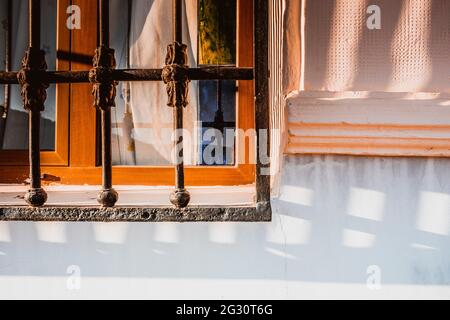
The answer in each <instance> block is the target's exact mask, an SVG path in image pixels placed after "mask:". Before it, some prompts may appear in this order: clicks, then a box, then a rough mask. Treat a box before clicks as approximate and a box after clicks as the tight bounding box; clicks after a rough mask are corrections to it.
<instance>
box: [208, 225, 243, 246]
mask: <svg viewBox="0 0 450 320" xmlns="http://www.w3.org/2000/svg"><path fill="white" fill-rule="evenodd" d="M208 232H209V240H210V241H211V242H215V243H222V244H234V243H236V225H235V224H231V223H221V224H217V223H214V224H211V225H209V227H208Z"/></svg>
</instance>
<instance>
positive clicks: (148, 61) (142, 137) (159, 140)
mask: <svg viewBox="0 0 450 320" xmlns="http://www.w3.org/2000/svg"><path fill="white" fill-rule="evenodd" d="M184 4H185V5H184V10H183V11H184V14H183V20H184V23H183V27H184V34H183V42H184V43H185V44H187V45H188V48H189V49H188V56H189V64H190V66H195V65H196V60H197V0H185V1H184ZM111 14H112V16H111V21H114V22H113V23H112V24H111V46H112V47H113V48H115V49H116V59H117V62H118V67H120V68H126V67H127V61H126V60H127V59H126V50H127V48H126V47H127V35H126V33H127V30H128V27H127V26H128V15H127V1H124V0H113V1H112V2H111ZM171 42H173V38H172V1H167V0H151V1H149V0H133V1H132V9H131V31H130V67H131V68H161V67H162V66H164V63H165V57H166V48H167V45H168V44H170V43H171ZM127 85H130V88H131V90H130V93H131V94H130V103H129V104H128V105H126V103H125V101H124V97H125V96H126V95H123V94H122V95H118V97H117V107H116V109H115V110H113V120H114V122H115V124H116V125H115V128H116V129H115V130H114V132H113V144H114V145H113V150H114V152H113V153H114V154H113V158H114V163H115V164H116V165H168V164H170V163H172V156H173V155H172V152H171V151H172V145H173V143H172V133H173V121H172V112H173V109H172V108H170V107H168V106H167V93H166V89H165V86H164V84H163V83H162V82H133V83H130V84H127V83H122V84H121V85H120V87H119V88H118V91H119V92H123V89H124V87H125V88H126V87H127ZM196 87H197V86H196V83H195V82H192V83H191V85H190V104H189V106H188V107H187V108H186V109H185V116H184V128H185V129H186V130H187V131H188V132H189V133H190V134H189V135H186V137H185V143H184V151H185V157H186V163H187V164H194V163H195V154H196V152H195V150H196V145H197V142H196V136H197V135H196V134H195V132H196V120H197V100H198V99H197V88H196Z"/></svg>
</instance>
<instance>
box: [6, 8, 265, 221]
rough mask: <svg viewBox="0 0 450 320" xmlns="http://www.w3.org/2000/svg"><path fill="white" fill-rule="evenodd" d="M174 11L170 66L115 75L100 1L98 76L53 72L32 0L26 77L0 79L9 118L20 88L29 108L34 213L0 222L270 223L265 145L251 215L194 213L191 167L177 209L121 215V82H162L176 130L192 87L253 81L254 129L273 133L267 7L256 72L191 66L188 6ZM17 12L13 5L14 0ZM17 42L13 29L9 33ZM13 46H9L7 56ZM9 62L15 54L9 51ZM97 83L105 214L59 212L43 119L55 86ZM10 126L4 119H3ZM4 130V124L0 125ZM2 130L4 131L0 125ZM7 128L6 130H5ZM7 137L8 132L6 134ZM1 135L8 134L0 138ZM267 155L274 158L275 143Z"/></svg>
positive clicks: (247, 210)
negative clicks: (50, 188) (117, 160)
mask: <svg viewBox="0 0 450 320" xmlns="http://www.w3.org/2000/svg"><path fill="white" fill-rule="evenodd" d="M172 1H173V3H172V5H173V10H172V11H173V42H172V43H170V44H168V47H167V56H166V64H165V66H163V67H162V68H160V69H123V70H119V69H116V68H115V57H114V49H112V48H110V41H109V36H110V30H109V26H110V25H109V0H98V6H99V21H98V23H99V46H98V48H97V49H96V51H95V55H94V57H93V68H92V69H91V70H87V71H48V70H47V65H46V61H45V54H44V52H43V51H42V50H41V49H40V44H41V39H40V28H41V21H40V19H41V17H40V9H41V2H40V0H29V44H28V49H27V51H26V52H25V56H24V58H23V60H22V69H21V70H19V71H17V72H14V71H10V70H9V68H10V64H9V63H6V70H5V71H2V72H0V84H2V85H4V86H5V101H4V107H3V109H2V110H1V111H2V113H3V114H4V115H5V116H6V112H7V111H8V104H9V101H8V100H9V97H8V93H9V86H10V85H12V84H19V85H20V86H21V95H22V100H23V105H24V108H25V109H26V111H27V112H28V114H29V160H30V161H29V162H30V163H29V169H30V188H29V190H28V192H27V193H26V194H25V200H26V202H27V203H28V205H29V207H28V208H17V207H16V208H0V220H33V221H37V220H39V221H41V220H45V221H56V220H64V221H223V220H226V221H269V220H270V219H271V206H270V176H269V175H268V174H267V172H268V169H269V167H270V165H269V164H267V163H265V162H266V161H264V163H263V161H262V159H261V156H260V152H259V151H260V148H261V147H262V146H261V145H260V143H261V141H258V144H257V152H256V159H257V164H256V169H257V170H256V177H255V183H256V202H255V205H254V206H252V207H233V208H232V207H193V206H189V202H190V194H189V191H188V190H187V189H186V187H185V183H184V164H183V161H180V163H178V164H177V165H176V166H175V171H176V175H175V177H176V179H175V189H174V190H173V192H172V193H171V196H170V201H171V203H172V204H173V207H170V208H118V207H116V206H115V204H116V202H117V200H118V193H117V192H116V191H115V190H114V188H113V176H112V151H111V149H112V147H111V132H112V125H111V108H112V107H114V100H115V97H116V86H117V83H118V82H120V81H127V82H129V81H163V82H164V83H165V85H166V87H167V94H168V105H169V106H170V107H172V109H173V119H174V125H175V129H182V128H183V109H184V108H186V107H188V101H187V95H188V90H189V82H190V81H191V80H216V81H220V80H253V81H254V87H255V93H254V98H255V129H256V132H260V130H264V131H265V132H268V131H269V100H268V99H269V97H268V95H269V92H268V91H269V86H268V78H269V68H268V60H269V59H268V51H269V48H268V12H269V4H268V1H267V0H253V15H254V26H253V33H254V43H253V46H254V64H253V68H239V67H230V66H214V67H211V66H203V67H202V66H199V67H197V68H190V67H189V66H188V65H187V54H186V49H187V46H186V45H184V44H183V39H182V34H183V27H182V22H183V21H182V19H183V17H182V0H172ZM8 5H9V8H11V0H8ZM8 34H9V36H8V42H9V43H10V42H11V27H10V25H9V28H8ZM8 46H9V45H7V48H8ZM7 51H8V52H7V58H6V60H7V61H10V54H11V53H10V50H8V49H7ZM61 83H69V84H74V83H91V84H92V86H93V96H94V105H95V107H96V108H97V109H98V110H99V111H100V114H101V141H102V143H101V146H102V150H101V155H102V157H101V158H102V181H103V182H102V190H101V191H100V193H99V196H98V202H99V203H100V206H101V207H100V208H89V209H83V208H70V207H66V208H52V207H46V206H44V205H45V203H46V201H47V193H46V192H45V190H44V189H43V187H42V183H41V166H40V151H41V149H40V141H39V136H40V118H41V112H42V111H43V110H44V103H45V100H46V89H47V88H48V87H49V85H50V84H61ZM3 118H4V117H3ZM0 121H1V122H4V121H3V120H0ZM0 124H2V123H0ZM1 127H4V125H3V124H2V125H1ZM2 130H3V129H2ZM0 133H1V132H0ZM179 139H180V140H179V141H176V142H175V152H176V153H177V154H178V155H180V157H181V158H183V150H182V147H180V146H181V145H182V143H180V142H182V139H183V137H182V136H181V137H180V138H179ZM264 149H265V150H269V149H270V148H269V139H267V146H264Z"/></svg>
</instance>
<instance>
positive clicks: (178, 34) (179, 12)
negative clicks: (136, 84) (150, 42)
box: [170, 0, 191, 208]
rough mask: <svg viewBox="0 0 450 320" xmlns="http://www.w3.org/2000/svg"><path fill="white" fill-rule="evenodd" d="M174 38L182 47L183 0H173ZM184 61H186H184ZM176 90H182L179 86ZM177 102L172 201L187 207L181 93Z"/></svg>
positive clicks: (174, 113) (179, 46)
mask: <svg viewBox="0 0 450 320" xmlns="http://www.w3.org/2000/svg"><path fill="white" fill-rule="evenodd" d="M172 4H173V8H172V10H173V11H172V12H173V21H172V22H173V40H174V42H175V46H174V47H175V48H181V47H182V43H183V2H182V0H173V3H172ZM179 58H180V57H179V54H177V53H175V57H174V61H173V62H174V64H175V65H177V64H178V66H180V64H181V62H180V61H177V60H178V59H179ZM183 63H184V62H183ZM186 85H187V84H186ZM176 90H180V89H179V88H178V89H176ZM176 96H177V97H176V99H175V100H176V102H175V105H174V106H173V107H174V110H173V122H174V126H175V136H176V137H177V140H176V141H175V157H174V159H175V161H176V162H177V163H176V169H175V170H176V172H175V175H176V177H175V191H174V192H173V193H172V194H171V195H170V201H171V203H172V204H173V205H175V206H176V207H178V208H185V207H187V205H188V204H189V202H190V198H191V197H190V194H189V192H188V191H187V190H186V188H185V181H184V152H183V141H184V139H183V133H182V130H183V108H184V107H185V105H184V103H183V101H182V100H181V99H180V97H179V95H178V94H176Z"/></svg>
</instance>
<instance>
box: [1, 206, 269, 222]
mask: <svg viewBox="0 0 450 320" xmlns="http://www.w3.org/2000/svg"><path fill="white" fill-rule="evenodd" d="M261 207H262V208H264V209H257V207H197V208H196V207H189V208H187V209H175V208H131V207H117V208H110V209H104V208H89V207H84V208H82V207H79V208H77V207H43V208H29V207H0V221H36V222H37V221H54V222H57V221H65V222H67V221H68V222H270V221H271V218H272V214H271V209H270V206H269V207H268V208H267V207H265V206H260V208H261Z"/></svg>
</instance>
